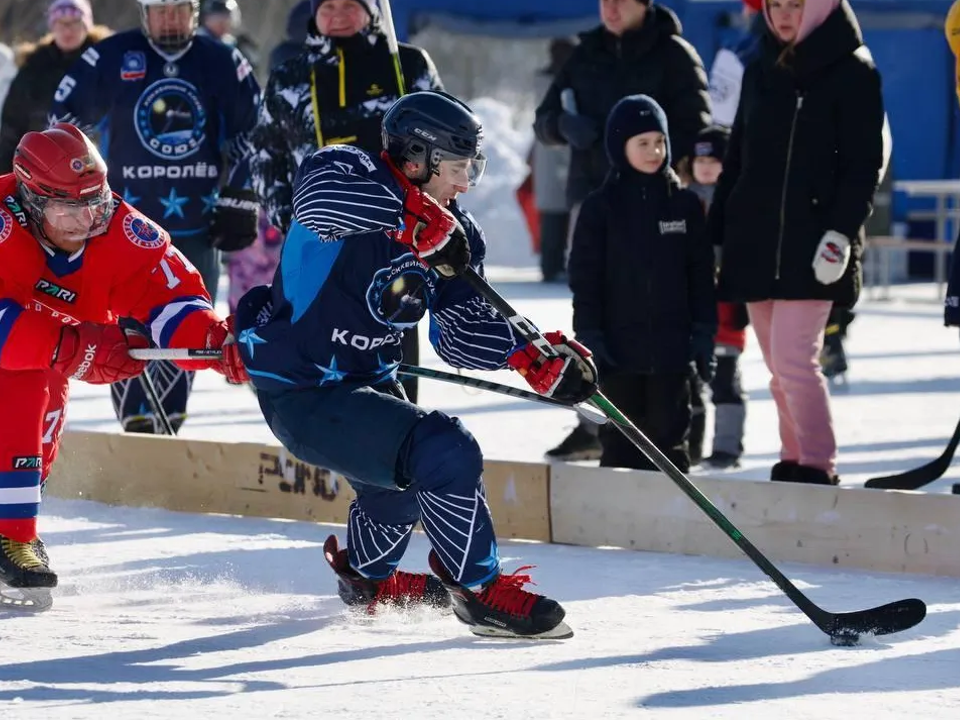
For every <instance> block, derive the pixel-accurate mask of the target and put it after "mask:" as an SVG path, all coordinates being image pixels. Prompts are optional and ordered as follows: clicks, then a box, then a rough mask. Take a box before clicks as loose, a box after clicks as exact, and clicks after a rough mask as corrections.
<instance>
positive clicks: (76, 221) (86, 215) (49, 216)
mask: <svg viewBox="0 0 960 720" xmlns="http://www.w3.org/2000/svg"><path fill="white" fill-rule="evenodd" d="M13 173H14V175H15V176H16V178H17V189H18V191H19V193H20V199H21V201H22V202H23V206H24V208H25V209H26V211H27V213H28V214H29V215H30V217H31V219H32V220H33V221H34V222H35V223H36V225H37V227H38V228H40V230H41V231H42V233H43V234H44V236H45V237H47V239H49V240H52V241H54V242H55V243H56V242H57V240H58V239H62V240H65V241H67V242H77V241H80V240H86V239H88V238H91V237H94V236H96V235H100V234H102V233H104V232H106V230H107V227H108V226H109V225H110V220H111V218H112V217H113V209H114V205H113V197H112V193H111V192H110V185H109V183H108V182H107V164H106V163H105V162H104V161H103V158H102V157H101V156H100V152H99V151H98V150H97V148H96V146H94V144H93V143H92V142H90V139H89V138H88V137H87V136H86V135H84V134H83V132H81V131H80V129H79V128H77V127H75V126H73V125H70V124H69V123H57V124H56V125H54V126H53V127H51V128H50V129H48V130H44V131H43V132H28V133H27V134H26V135H24V136H23V137H22V138H21V140H20V143H19V144H18V145H17V149H16V152H15V153H14V156H13Z"/></svg>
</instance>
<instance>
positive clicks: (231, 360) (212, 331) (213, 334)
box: [177, 315, 250, 385]
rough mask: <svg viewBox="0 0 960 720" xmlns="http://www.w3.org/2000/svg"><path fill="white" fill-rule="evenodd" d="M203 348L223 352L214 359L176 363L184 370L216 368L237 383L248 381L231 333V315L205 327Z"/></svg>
mask: <svg viewBox="0 0 960 720" xmlns="http://www.w3.org/2000/svg"><path fill="white" fill-rule="evenodd" d="M203 349H204V350H220V351H222V353H223V354H222V355H221V356H220V357H219V358H217V359H216V360H178V361H177V365H179V366H180V367H182V368H183V369H184V370H216V371H217V372H218V373H220V374H221V375H223V376H224V377H226V378H227V380H229V381H230V382H232V383H235V384H238V385H239V384H240V383H245V382H250V376H249V375H248V374H247V369H246V367H244V365H243V361H242V360H241V359H240V347H239V346H238V345H237V341H236V338H235V337H234V335H233V315H231V316H230V317H228V318H227V319H226V320H220V321H219V322H215V323H213V324H212V325H211V326H210V327H209V328H207V337H206V339H205V341H204V344H203Z"/></svg>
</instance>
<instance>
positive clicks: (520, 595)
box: [430, 550, 573, 640]
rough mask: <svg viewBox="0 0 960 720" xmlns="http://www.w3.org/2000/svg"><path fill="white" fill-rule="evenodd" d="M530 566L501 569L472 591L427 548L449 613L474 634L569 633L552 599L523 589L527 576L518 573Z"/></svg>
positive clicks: (528, 635) (524, 635)
mask: <svg viewBox="0 0 960 720" xmlns="http://www.w3.org/2000/svg"><path fill="white" fill-rule="evenodd" d="M530 567H532V566H530V565H526V566H524V567H521V568H519V569H518V570H517V571H516V572H515V573H513V574H512V575H504V574H503V573H501V574H499V575H497V576H496V577H495V578H494V579H493V580H490V581H489V582H487V583H485V584H484V585H483V587H482V588H481V589H480V590H479V592H473V591H472V590H470V589H469V588H466V587H464V586H463V585H460V584H459V583H458V582H457V581H456V580H454V579H453V577H451V575H450V573H449V571H448V570H447V569H446V567H444V565H443V562H442V561H441V560H440V557H439V556H438V555H437V553H436V552H434V551H433V550H431V551H430V569H431V570H433V572H434V573H436V575H437V577H439V578H440V580H441V581H443V584H444V585H446V587H447V590H449V591H450V595H451V597H452V598H453V614H454V615H456V616H457V620H459V621H460V622H462V623H464V624H465V625H468V626H469V628H470V632H472V633H473V634H474V635H480V636H482V637H499V638H530V639H538V640H539V639H545V640H561V639H564V638H569V637H573V630H571V629H570V626H569V625H567V624H566V623H565V622H563V618H564V615H566V612H565V611H564V609H563V608H562V607H561V606H560V604H559V603H558V602H557V601H556V600H551V599H550V598H547V597H544V596H543V595H537V594H535V593H531V592H527V591H526V590H524V589H523V586H524V585H525V584H527V583H529V582H530V576H529V575H521V574H520V573H521V572H522V571H524V570H528V569H530Z"/></svg>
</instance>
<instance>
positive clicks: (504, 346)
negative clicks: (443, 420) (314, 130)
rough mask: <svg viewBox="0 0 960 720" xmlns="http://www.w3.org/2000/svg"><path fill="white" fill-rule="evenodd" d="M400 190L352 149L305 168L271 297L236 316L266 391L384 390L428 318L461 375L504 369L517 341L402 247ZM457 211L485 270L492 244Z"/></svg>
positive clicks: (464, 288)
mask: <svg viewBox="0 0 960 720" xmlns="http://www.w3.org/2000/svg"><path fill="white" fill-rule="evenodd" d="M402 208H403V191H402V190H401V188H400V186H399V184H398V183H397V181H396V179H395V178H394V176H393V174H392V173H391V172H390V169H389V168H388V167H387V165H386V164H385V163H384V162H383V161H382V160H381V159H379V158H374V157H371V156H370V155H368V154H367V153H365V152H364V151H362V150H360V149H358V148H355V147H351V146H346V145H331V146H328V147H326V148H324V149H322V150H320V151H318V152H316V153H314V154H313V155H311V156H310V157H308V158H307V159H306V160H305V161H304V163H303V164H302V165H301V167H300V170H299V172H298V174H297V178H296V181H295V182H294V195H293V212H294V220H293V223H292V225H291V228H290V232H289V233H288V234H287V237H286V240H285V243H284V246H283V252H282V255H281V259H280V267H279V268H278V269H277V273H276V275H275V277H274V282H273V286H272V290H270V291H268V290H267V289H266V288H265V287H260V288H255V289H254V290H252V291H250V293H248V294H247V295H246V296H245V297H244V299H243V300H242V301H241V303H240V307H239V308H238V310H237V328H238V331H239V337H238V339H239V343H240V347H241V353H242V354H243V359H244V363H245V365H246V366H247V370H248V371H249V373H250V376H251V378H252V379H253V382H254V385H256V386H257V387H258V388H260V389H264V390H270V389H282V388H293V387H317V386H326V385H329V384H332V383H338V382H342V381H344V380H347V381H354V382H361V383H368V384H376V383H378V382H383V381H385V380H386V379H388V378H392V377H395V376H396V371H397V366H398V364H399V363H400V361H401V350H400V337H401V335H402V333H403V331H404V330H406V329H408V328H411V327H414V326H415V325H416V324H417V323H418V322H419V321H420V320H421V319H422V318H423V317H424V315H425V314H426V313H427V312H429V313H430V341H431V343H432V344H433V347H434V349H435V350H436V351H437V354H438V355H439V356H440V357H441V358H443V359H444V360H445V361H446V362H448V363H450V364H451V365H453V366H455V367H462V368H475V369H484V370H496V369H499V368H502V367H505V366H506V360H507V357H508V356H509V355H510V353H511V352H513V350H514V349H516V347H517V346H518V340H517V338H516V337H515V336H514V333H513V330H512V328H511V327H510V325H509V324H508V323H507V321H506V320H505V319H504V318H503V317H502V316H501V315H500V314H499V313H497V311H496V310H494V309H493V308H492V307H491V306H490V305H489V304H488V303H487V302H486V300H484V299H483V298H482V297H481V296H480V295H478V294H477V293H476V291H475V290H474V289H473V288H471V287H470V285H469V284H468V283H467V282H466V281H465V280H462V279H458V278H452V279H447V278H443V277H441V276H440V275H438V274H437V273H436V272H435V271H433V270H428V269H426V268H425V267H424V266H423V265H421V264H420V262H419V261H418V260H417V259H416V258H415V257H414V255H413V253H411V252H410V250H409V248H408V247H407V246H405V245H403V244H401V243H399V242H397V241H396V240H394V239H393V233H394V231H395V230H396V229H397V228H398V226H399V225H400V224H401V221H402V214H403V213H402ZM449 209H450V210H451V212H452V213H453V214H454V215H455V216H456V217H457V219H458V220H459V221H460V224H461V225H462V226H463V228H464V230H465V232H466V234H467V237H468V238H469V241H470V250H471V253H472V261H471V262H472V264H473V266H474V267H475V268H476V269H477V271H478V272H481V273H482V271H483V257H484V253H485V242H484V238H483V233H482V231H481V230H480V228H479V227H478V226H477V224H476V222H475V221H474V219H473V218H472V217H471V216H470V214H469V213H467V212H466V211H464V210H463V209H462V208H460V207H459V206H458V205H457V204H456V202H453V203H451V204H450V207H449Z"/></svg>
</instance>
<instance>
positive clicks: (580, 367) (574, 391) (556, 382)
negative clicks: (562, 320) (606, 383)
mask: <svg viewBox="0 0 960 720" xmlns="http://www.w3.org/2000/svg"><path fill="white" fill-rule="evenodd" d="M545 337H546V338H547V341H548V342H549V343H550V344H551V345H552V346H553V349H554V350H556V351H557V352H558V353H559V355H560V357H555V358H546V357H544V356H543V354H542V353H541V352H540V351H539V350H538V349H537V347H536V346H535V345H533V344H532V343H528V344H526V345H524V346H523V347H521V348H519V349H518V350H515V351H514V352H513V354H512V355H511V356H510V357H509V358H507V365H509V366H510V367H512V368H513V369H514V370H516V371H517V372H518V373H520V374H521V375H523V378H524V380H526V381H527V382H528V383H529V384H530V387H532V388H533V389H534V390H536V391H537V392H538V393H540V394H541V395H546V396H547V397H552V398H554V399H555V400H561V401H563V402H567V403H570V404H574V403H579V402H583V401H584V400H587V399H589V398H590V397H591V396H592V395H594V394H596V392H597V368H596V366H595V365H594V364H593V360H592V357H593V356H592V354H591V353H590V351H589V350H588V349H587V348H585V347H584V346H583V345H581V344H580V343H578V342H577V341H576V340H568V339H567V338H566V336H565V335H564V334H563V333H561V332H559V331H554V332H548V333H547V334H546V335H545Z"/></svg>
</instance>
